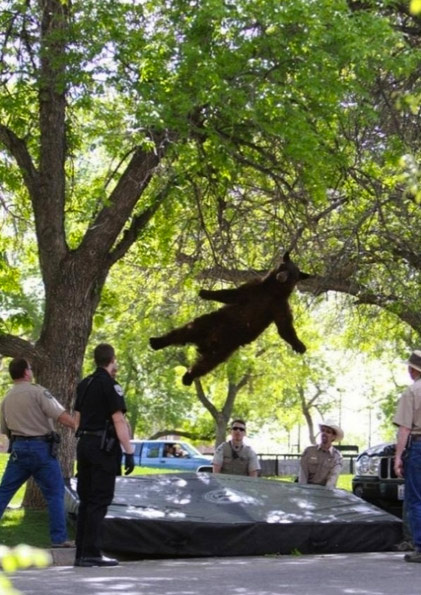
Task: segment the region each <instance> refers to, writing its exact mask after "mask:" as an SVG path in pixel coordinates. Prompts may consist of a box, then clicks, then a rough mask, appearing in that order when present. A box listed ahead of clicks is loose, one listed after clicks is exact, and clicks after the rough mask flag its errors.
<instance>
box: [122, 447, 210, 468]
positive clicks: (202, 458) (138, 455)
mask: <svg viewBox="0 0 421 595" xmlns="http://www.w3.org/2000/svg"><path fill="white" fill-rule="evenodd" d="M131 443H132V444H133V446H134V448H135V452H134V461H135V465H140V466H142V467H153V468H155V469H174V470H176V471H179V470H184V471H212V457H210V456H207V455H202V453H200V452H199V451H198V450H197V448H195V447H194V446H192V445H191V444H189V443H188V442H178V441H175V440H131Z"/></svg>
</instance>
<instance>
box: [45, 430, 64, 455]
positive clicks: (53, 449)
mask: <svg viewBox="0 0 421 595" xmlns="http://www.w3.org/2000/svg"><path fill="white" fill-rule="evenodd" d="M46 439H47V442H49V443H50V454H51V456H52V457H56V456H57V455H58V445H59V444H60V442H61V437H60V434H58V433H57V432H50V433H49V434H47V435H46Z"/></svg>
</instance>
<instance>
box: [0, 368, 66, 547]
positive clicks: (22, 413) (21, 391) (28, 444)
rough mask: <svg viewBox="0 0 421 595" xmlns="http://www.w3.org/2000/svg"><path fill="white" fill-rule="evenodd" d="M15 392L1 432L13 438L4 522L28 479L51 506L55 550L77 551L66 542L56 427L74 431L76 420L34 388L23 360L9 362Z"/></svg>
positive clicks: (1, 494) (3, 489) (0, 505)
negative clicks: (68, 549)
mask: <svg viewBox="0 0 421 595" xmlns="http://www.w3.org/2000/svg"><path fill="white" fill-rule="evenodd" d="M9 373H10V376H11V378H12V380H13V384H14V386H13V388H11V389H10V391H9V392H8V393H7V395H6V396H5V398H4V399H3V401H2V404H1V432H2V434H6V435H7V436H8V437H9V440H10V447H9V452H10V457H9V461H8V463H7V466H6V470H5V472H4V475H3V478H2V480H1V484H0V518H1V517H2V515H3V513H4V511H5V509H6V507H7V505H8V504H9V502H10V500H11V499H12V498H13V496H14V495H15V493H16V492H17V491H18V489H19V488H20V487H21V486H22V485H23V484H24V483H25V482H26V481H27V480H28V479H29V478H30V477H33V478H34V481H35V483H36V484H37V485H38V487H39V488H40V490H41V492H42V494H43V496H44V498H45V500H46V502H47V508H48V516H49V527H50V537H51V546H52V547H74V545H75V544H74V542H72V541H68V539H67V527H66V514H65V509H64V480H63V475H62V473H61V469H60V465H59V462H58V460H57V458H56V454H57V444H58V441H59V436H58V434H56V433H55V431H54V429H55V428H54V423H55V422H58V423H59V424H62V425H63V426H67V427H69V428H72V429H74V426H75V423H74V420H73V418H72V416H71V415H70V414H69V413H67V412H66V411H65V410H64V407H62V406H61V405H60V403H59V402H58V401H57V400H56V399H55V398H54V397H53V396H52V395H51V394H50V393H49V392H48V390H46V389H45V388H43V387H42V386H40V385H39V384H33V383H32V380H33V376H32V368H31V366H30V364H29V362H28V361H27V360H26V359H23V358H14V359H12V360H11V362H10V364H9Z"/></svg>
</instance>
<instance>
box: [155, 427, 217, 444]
mask: <svg viewBox="0 0 421 595" xmlns="http://www.w3.org/2000/svg"><path fill="white" fill-rule="evenodd" d="M162 436H183V437H184V438H190V439H191V440H206V441H208V440H212V438H214V436H215V434H214V433H212V434H197V433H196V432H184V431H183V430H174V429H173V430H171V429H165V430H160V431H159V432H155V434H152V436H149V438H148V440H156V439H157V438H161V437H162Z"/></svg>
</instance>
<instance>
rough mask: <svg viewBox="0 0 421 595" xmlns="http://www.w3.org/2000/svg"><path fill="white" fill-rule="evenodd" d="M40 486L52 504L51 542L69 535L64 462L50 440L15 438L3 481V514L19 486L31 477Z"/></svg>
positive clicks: (0, 495) (0, 490)
mask: <svg viewBox="0 0 421 595" xmlns="http://www.w3.org/2000/svg"><path fill="white" fill-rule="evenodd" d="M31 476H32V477H33V478H34V480H35V482H36V483H37V485H38V487H39V488H40V490H41V492H42V494H43V496H44V498H45V500H46V502H47V507H48V515H49V520H50V536H51V542H52V543H54V544H56V543H63V541H66V539H67V528H66V514H65V510H64V481H63V476H62V474H61V470H60V466H59V463H58V461H57V459H56V458H55V457H52V456H51V454H50V444H48V443H47V442H42V441H37V440H15V441H14V442H13V446H12V452H11V453H10V457H9V461H8V463H7V466H6V470H5V472H4V475H3V478H2V480H1V484H0V518H1V517H2V515H3V512H4V511H5V509H6V507H7V505H8V504H9V502H10V500H11V499H12V498H13V496H14V495H15V493H16V492H17V491H18V489H19V488H20V487H21V486H22V485H23V484H24V483H25V481H27V480H28V479H29V478H30V477H31Z"/></svg>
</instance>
